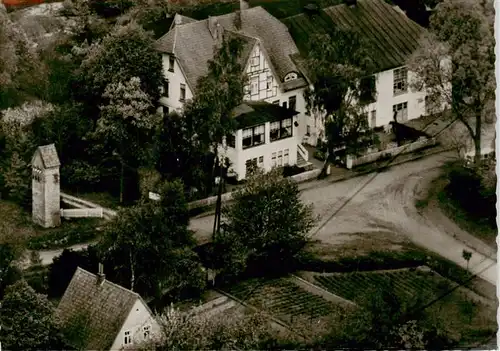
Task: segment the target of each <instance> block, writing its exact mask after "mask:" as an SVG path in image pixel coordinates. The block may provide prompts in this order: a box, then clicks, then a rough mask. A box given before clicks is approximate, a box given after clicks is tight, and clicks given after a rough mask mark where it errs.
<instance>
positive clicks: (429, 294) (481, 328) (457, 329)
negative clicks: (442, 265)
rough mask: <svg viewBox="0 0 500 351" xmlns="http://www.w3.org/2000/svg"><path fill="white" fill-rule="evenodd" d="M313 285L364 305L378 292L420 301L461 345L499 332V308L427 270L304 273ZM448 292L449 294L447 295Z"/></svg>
mask: <svg viewBox="0 0 500 351" xmlns="http://www.w3.org/2000/svg"><path fill="white" fill-rule="evenodd" d="M300 275H301V276H302V277H304V278H305V279H307V280H309V281H310V282H312V283H314V284H316V285H318V286H321V287H323V288H324V289H326V290H328V291H330V292H331V293H333V294H336V295H338V296H340V297H343V298H345V299H348V300H351V301H354V302H356V303H358V304H359V305H361V306H363V304H364V303H365V302H366V300H364V298H366V297H367V294H368V295H369V294H371V292H372V291H375V290H376V289H382V290H386V291H394V293H395V294H396V295H397V296H398V297H399V299H400V301H402V302H403V303H404V302H414V301H417V299H419V298H420V299H421V302H422V304H423V305H426V304H427V303H429V302H431V301H433V302H432V303H431V304H429V305H428V306H427V308H426V310H427V313H428V314H429V315H431V316H433V318H435V319H436V320H438V321H439V322H438V323H439V324H440V325H441V326H442V328H444V329H445V330H446V331H447V333H448V334H449V335H452V336H453V337H454V338H455V339H456V340H457V341H458V342H459V346H464V347H465V346H470V345H474V344H478V345H481V342H484V341H485V340H486V339H487V338H488V337H489V338H491V335H493V334H494V333H495V331H496V330H497V323H496V308H497V306H496V305H495V304H494V303H492V302H491V301H489V300H488V299H485V298H483V297H481V296H479V295H477V294H476V293H474V292H473V291H471V290H469V289H467V288H464V287H462V288H459V289H457V290H453V291H452V290H451V289H452V288H454V287H456V286H457V284H456V283H455V282H452V281H451V280H449V279H447V278H445V277H443V276H441V275H439V274H437V273H435V272H433V271H432V270H430V269H429V268H427V267H418V268H405V269H397V270H384V271H382V270H381V271H364V272H350V273H316V272H301V274H300ZM447 293H448V294H447Z"/></svg>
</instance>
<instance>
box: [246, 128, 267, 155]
mask: <svg viewBox="0 0 500 351" xmlns="http://www.w3.org/2000/svg"><path fill="white" fill-rule="evenodd" d="M265 131H266V128H265V126H264V124H261V125H259V126H256V127H251V128H246V129H243V149H246V148H249V147H251V146H256V145H261V144H264V143H265V141H266V140H265Z"/></svg>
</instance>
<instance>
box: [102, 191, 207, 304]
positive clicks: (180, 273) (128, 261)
mask: <svg viewBox="0 0 500 351" xmlns="http://www.w3.org/2000/svg"><path fill="white" fill-rule="evenodd" d="M157 189H158V190H157V192H158V193H159V194H160V196H161V200H160V201H158V202H156V201H153V200H148V199H143V200H142V201H141V202H140V203H139V204H137V205H135V206H133V207H130V208H126V209H123V210H121V211H120V212H119V215H118V216H116V217H115V218H114V219H113V220H112V221H111V222H110V223H108V224H107V225H106V228H105V229H104V234H103V240H102V242H101V243H100V248H101V252H102V254H103V256H104V258H105V260H106V262H108V265H109V266H111V267H113V268H114V269H113V271H114V274H115V279H114V280H115V281H116V282H117V283H119V284H121V285H123V286H125V287H127V288H130V289H131V290H134V291H137V292H139V293H141V294H144V295H146V296H152V297H160V296H162V295H165V294H168V295H172V296H173V298H177V297H178V296H179V295H182V294H183V293H185V292H186V291H188V290H189V291H192V290H194V291H201V290H202V289H203V288H204V283H205V275H204V273H203V269H202V267H201V264H200V263H199V261H198V259H197V257H195V256H194V255H193V254H192V252H191V251H190V249H191V247H192V246H193V245H194V241H193V237H192V233H191V232H190V231H189V230H188V228H187V225H188V223H189V213H188V209H187V204H186V202H185V198H184V189H183V185H182V183H181V182H180V181H172V182H167V183H164V184H162V185H160V186H158V187H157ZM111 276H113V275H111ZM111 279H112V280H113V278H111Z"/></svg>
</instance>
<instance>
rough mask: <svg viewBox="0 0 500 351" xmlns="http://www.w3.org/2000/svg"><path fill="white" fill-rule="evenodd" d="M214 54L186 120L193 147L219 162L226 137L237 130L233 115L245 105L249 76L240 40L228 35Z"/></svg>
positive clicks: (200, 81) (189, 106)
mask: <svg viewBox="0 0 500 351" xmlns="http://www.w3.org/2000/svg"><path fill="white" fill-rule="evenodd" d="M214 50H215V55H214V58H213V60H210V61H209V62H208V74H207V75H206V76H204V77H202V78H200V80H199V81H198V82H197V86H196V93H195V96H194V98H193V99H192V101H190V102H189V103H187V104H186V106H185V108H184V118H185V119H186V122H187V126H188V133H190V134H191V133H192V134H191V135H196V139H195V140H194V142H195V145H194V147H196V148H198V149H199V150H201V151H204V152H207V151H210V150H211V151H212V152H214V153H215V156H216V158H217V156H218V146H219V145H220V144H221V143H222V141H223V137H224V136H226V135H228V134H229V133H232V132H233V131H234V130H235V129H236V124H235V120H234V118H232V115H231V112H232V111H233V109H234V108H235V107H236V106H238V105H239V104H240V103H241V102H242V101H243V96H244V91H243V89H244V86H245V84H246V75H245V73H244V72H243V66H242V65H241V59H240V57H241V53H242V50H243V42H242V41H241V39H239V38H236V37H233V36H231V35H229V34H227V33H225V34H224V40H223V41H222V45H220V47H217V46H216V47H215V48H214ZM214 167H215V165H214Z"/></svg>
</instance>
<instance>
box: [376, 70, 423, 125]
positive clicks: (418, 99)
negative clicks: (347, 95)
mask: <svg viewBox="0 0 500 351" xmlns="http://www.w3.org/2000/svg"><path fill="white" fill-rule="evenodd" d="M412 80H413V73H412V72H408V84H409V83H410V82H411V81H412ZM393 84H394V70H388V71H384V72H380V73H378V74H377V75H376V88H377V101H376V102H374V103H372V104H370V105H368V107H367V111H368V113H369V115H368V121H369V123H370V127H371V128H374V127H380V126H385V125H387V124H389V122H391V121H393V120H394V119H393V112H392V106H393V105H396V104H399V103H403V102H407V103H408V120H411V119H415V118H420V117H422V116H424V115H425V91H421V92H414V91H412V89H411V88H410V87H408V89H407V92H406V93H404V94H400V95H396V96H394V91H393ZM373 110H375V111H377V112H376V114H377V118H376V125H374V126H372V125H371V111H373ZM400 122H401V121H400Z"/></svg>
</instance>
